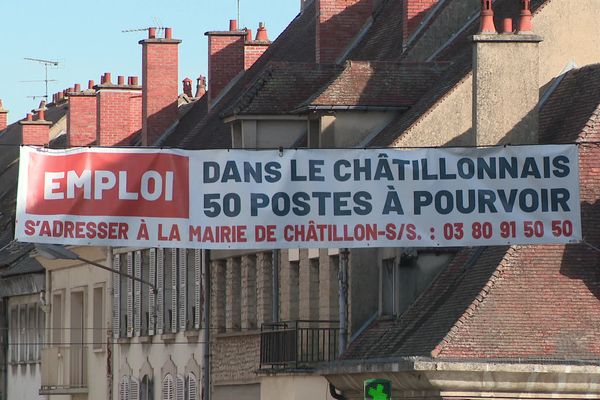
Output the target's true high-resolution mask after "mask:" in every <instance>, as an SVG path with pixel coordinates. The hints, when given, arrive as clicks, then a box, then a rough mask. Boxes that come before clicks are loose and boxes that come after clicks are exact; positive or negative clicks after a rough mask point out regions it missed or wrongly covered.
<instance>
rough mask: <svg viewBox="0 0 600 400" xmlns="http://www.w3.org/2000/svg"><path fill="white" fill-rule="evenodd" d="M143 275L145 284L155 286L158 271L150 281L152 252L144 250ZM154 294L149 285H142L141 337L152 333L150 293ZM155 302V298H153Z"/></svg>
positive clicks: (142, 253) (142, 254) (142, 255)
mask: <svg viewBox="0 0 600 400" xmlns="http://www.w3.org/2000/svg"><path fill="white" fill-rule="evenodd" d="M141 257H142V260H141V269H142V271H141V273H142V279H143V280H144V281H145V282H150V283H152V284H154V281H153V280H154V276H156V271H153V272H154V273H153V274H152V275H153V277H152V278H153V279H150V250H144V251H142V252H141ZM151 292H152V287H151V286H148V285H142V286H141V290H140V302H141V310H140V318H141V321H140V325H141V326H140V335H141V336H147V335H149V331H150V309H151V308H152V306H151V305H150V293H151ZM152 300H154V296H153V297H152Z"/></svg>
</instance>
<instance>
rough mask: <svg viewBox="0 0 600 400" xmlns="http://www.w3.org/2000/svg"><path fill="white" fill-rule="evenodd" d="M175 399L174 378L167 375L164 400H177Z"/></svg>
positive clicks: (164, 384)
mask: <svg viewBox="0 0 600 400" xmlns="http://www.w3.org/2000/svg"><path fill="white" fill-rule="evenodd" d="M173 397H174V396H173V378H172V377H171V374H167V375H165V377H164V378H163V382H162V400H175V399H174V398H173Z"/></svg>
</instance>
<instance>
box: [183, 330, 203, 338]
mask: <svg viewBox="0 0 600 400" xmlns="http://www.w3.org/2000/svg"><path fill="white" fill-rule="evenodd" d="M183 334H184V335H185V337H186V338H197V337H198V336H200V329H188V330H187V331H185V332H184V333H183Z"/></svg>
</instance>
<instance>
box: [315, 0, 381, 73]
mask: <svg viewBox="0 0 600 400" xmlns="http://www.w3.org/2000/svg"><path fill="white" fill-rule="evenodd" d="M315 1H316V3H315V5H316V7H317V13H318V18H319V19H318V21H317V32H316V40H317V43H316V50H317V53H316V60H317V63H319V64H331V63H335V62H336V60H337V58H338V57H339V56H340V54H341V53H342V51H343V50H344V49H346V47H348V45H349V44H350V43H351V42H352V39H354V37H355V36H356V34H358V32H359V31H360V30H361V29H362V28H363V26H364V24H365V23H366V22H367V19H368V18H369V17H370V16H371V13H372V11H373V0H315Z"/></svg>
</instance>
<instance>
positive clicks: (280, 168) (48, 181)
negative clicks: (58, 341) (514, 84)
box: [15, 145, 581, 249]
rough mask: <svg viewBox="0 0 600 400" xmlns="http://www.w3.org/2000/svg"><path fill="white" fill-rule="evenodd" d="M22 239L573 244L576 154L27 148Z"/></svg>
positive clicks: (291, 244) (529, 149) (569, 150)
mask: <svg viewBox="0 0 600 400" xmlns="http://www.w3.org/2000/svg"><path fill="white" fill-rule="evenodd" d="M15 237H16V239H17V240H19V241H23V242H38V243H58V244H73V245H109V246H142V247H187V248H207V249H270V248H307V247H309V248H311V247H312V248H319V247H320V248H324V247H352V248H354V247H403V246H407V247H438V246H440V247H442V246H451V247H455V246H487V245H505V244H533V243H573V242H578V241H580V240H581V221H580V203H579V168H578V155H577V147H576V146H575V145H544V146H517V147H511V146H509V147H491V148H437V149H422V150H411V151H406V150H395V149H384V150H372V149H369V150H365V149H356V150H342V149H340V150H308V149H301V150H283V151H277V150H260V151H248V150H210V151H208V150H198V151H184V150H159V149H112V148H79V149H67V150H48V149H41V148H32V147H22V148H21V158H20V171H19V189H18V201H17V222H16V233H15Z"/></svg>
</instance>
